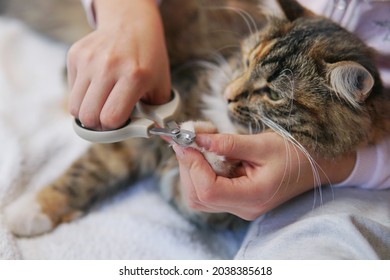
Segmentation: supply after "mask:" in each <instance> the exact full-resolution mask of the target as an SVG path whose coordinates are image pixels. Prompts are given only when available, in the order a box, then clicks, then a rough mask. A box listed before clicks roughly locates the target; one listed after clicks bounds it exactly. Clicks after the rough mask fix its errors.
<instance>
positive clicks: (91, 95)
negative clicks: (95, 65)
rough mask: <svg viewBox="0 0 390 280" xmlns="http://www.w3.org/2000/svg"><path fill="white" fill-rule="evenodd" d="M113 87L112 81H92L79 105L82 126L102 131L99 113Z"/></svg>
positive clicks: (113, 82)
mask: <svg viewBox="0 0 390 280" xmlns="http://www.w3.org/2000/svg"><path fill="white" fill-rule="evenodd" d="M114 85H115V81H114V80H109V79H106V80H104V81H102V80H101V79H94V80H92V82H91V83H90V85H89V87H88V90H87V91H86V93H85V96H84V99H83V101H82V103H81V105H80V112H79V119H80V121H81V123H82V124H83V125H85V126H86V127H88V128H91V129H95V130H101V129H102V125H101V122H100V115H101V111H102V108H103V105H104V103H105V102H106V100H107V97H108V96H109V95H110V93H111V90H112V88H113V87H114Z"/></svg>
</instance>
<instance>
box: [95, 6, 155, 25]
mask: <svg viewBox="0 0 390 280" xmlns="http://www.w3.org/2000/svg"><path fill="white" fill-rule="evenodd" d="M91 8H92V9H93V12H94V15H95V22H96V25H97V27H98V28H100V27H105V26H110V27H111V26H113V25H114V26H115V25H122V23H123V24H128V23H129V19H131V21H132V22H135V21H134V20H135V19H137V18H144V17H147V16H148V15H149V13H150V11H151V10H154V9H155V10H158V2H157V1H156V0H141V1H129V0H115V1H112V0H92V6H91Z"/></svg>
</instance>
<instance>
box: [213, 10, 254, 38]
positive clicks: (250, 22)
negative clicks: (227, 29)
mask: <svg viewBox="0 0 390 280" xmlns="http://www.w3.org/2000/svg"><path fill="white" fill-rule="evenodd" d="M205 9H208V10H229V11H233V12H235V13H237V14H238V15H239V16H240V17H241V18H242V19H243V20H244V21H245V24H246V25H247V27H248V30H249V34H251V35H253V34H255V33H257V32H258V28H257V24H256V22H255V20H254V19H253V17H252V16H251V15H250V14H249V13H248V12H247V11H245V10H243V9H240V8H236V7H207V8H205Z"/></svg>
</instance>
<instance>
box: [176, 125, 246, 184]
mask: <svg viewBox="0 0 390 280" xmlns="http://www.w3.org/2000/svg"><path fill="white" fill-rule="evenodd" d="M180 128H181V129H185V130H189V131H193V132H195V133H196V134H198V133H207V134H214V133H218V129H217V127H216V126H215V125H214V124H213V123H211V122H207V121H187V122H184V123H182V124H181V125H180ZM190 147H192V148H194V149H197V150H199V151H200V152H201V153H202V154H203V155H204V157H205V159H206V160H207V161H208V163H209V164H210V165H211V167H212V168H213V170H214V171H215V173H216V174H218V175H221V176H224V177H235V171H236V170H237V167H238V166H239V164H240V163H239V162H237V161H232V160H227V159H226V158H225V157H224V156H221V155H217V154H215V153H212V152H209V151H207V150H205V149H204V148H202V147H199V146H198V145H197V144H196V143H193V144H192V145H191V146H190Z"/></svg>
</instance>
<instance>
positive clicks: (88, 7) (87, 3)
mask: <svg viewBox="0 0 390 280" xmlns="http://www.w3.org/2000/svg"><path fill="white" fill-rule="evenodd" d="M81 3H82V4H83V7H84V10H85V14H86V16H87V20H88V23H89V25H90V26H91V27H92V28H96V17H95V9H94V7H93V0H81Z"/></svg>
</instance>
